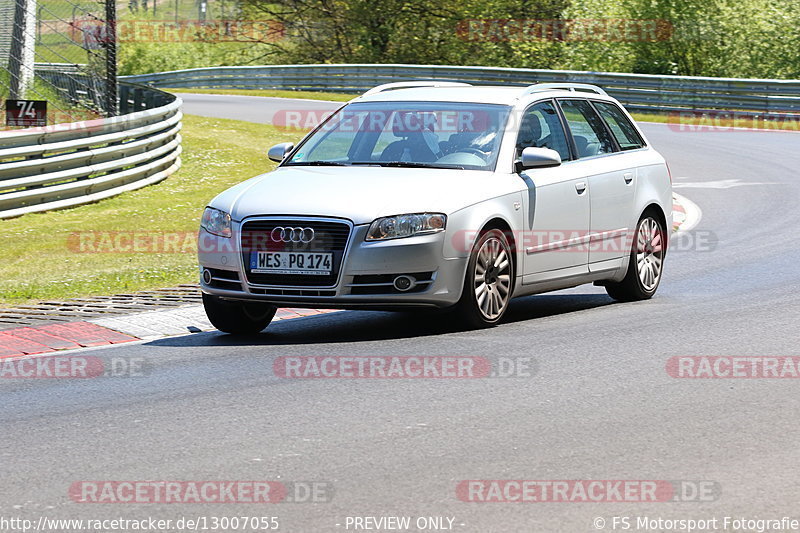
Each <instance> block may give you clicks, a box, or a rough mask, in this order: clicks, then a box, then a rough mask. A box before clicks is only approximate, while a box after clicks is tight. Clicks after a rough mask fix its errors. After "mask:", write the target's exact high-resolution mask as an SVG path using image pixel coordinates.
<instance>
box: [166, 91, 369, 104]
mask: <svg viewBox="0 0 800 533" xmlns="http://www.w3.org/2000/svg"><path fill="white" fill-rule="evenodd" d="M161 90H162V91H167V92H171V93H195V94H235V95H236V94H238V95H242V96H268V97H272V98H304V99H306V100H327V101H331V102H348V101H350V100H352V99H353V98H355V97H356V96H359V95H358V94H343V93H318V92H312V91H278V90H261V89H252V90H251V89H166V88H161Z"/></svg>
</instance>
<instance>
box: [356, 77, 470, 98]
mask: <svg viewBox="0 0 800 533" xmlns="http://www.w3.org/2000/svg"><path fill="white" fill-rule="evenodd" d="M471 86H472V84H470V83H462V82H460V81H433V80H431V81H397V82H394V83H384V84H383V85H378V86H377V87H373V88H372V89H370V90H369V91H367V92H365V93H364V94H362V95H361V96H369V95H370V94H377V93H382V92H384V91H391V90H394V89H412V88H414V87H471Z"/></svg>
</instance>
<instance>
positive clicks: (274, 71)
mask: <svg viewBox="0 0 800 533" xmlns="http://www.w3.org/2000/svg"><path fill="white" fill-rule="evenodd" d="M124 79H127V80H128V81H132V82H136V83H142V84H146V85H150V86H153V87H174V88H225V89H292V90H306V91H328V92H352V93H359V92H363V91H366V90H367V89H369V88H371V87H374V86H376V85H380V84H381V83H387V82H392V81H411V80H421V79H435V80H443V81H465V82H471V83H474V84H478V85H496V84H503V85H530V84H533V83H540V82H564V81H569V82H576V83H591V84H594V85H599V86H600V87H602V88H603V89H605V90H606V91H607V92H608V93H609V94H610V95H611V96H613V97H615V98H617V99H618V100H620V101H621V102H622V103H623V104H625V106H626V107H628V108H630V109H636V110H642V111H648V110H649V111H656V112H670V111H686V110H730V111H737V112H740V113H742V114H745V115H760V116H772V115H776V116H784V115H785V114H786V113H800V80H755V79H735V78H702V77H692V76H661V75H650V74H621V73H606V72H582V71H569V70H534V69H523V68H490V67H457V66H437V65H367V64H364V65H268V66H251V67H210V68H196V69H189V70H176V71H172V72H160V73H156V74H142V75H136V76H128V77H126V78H124Z"/></svg>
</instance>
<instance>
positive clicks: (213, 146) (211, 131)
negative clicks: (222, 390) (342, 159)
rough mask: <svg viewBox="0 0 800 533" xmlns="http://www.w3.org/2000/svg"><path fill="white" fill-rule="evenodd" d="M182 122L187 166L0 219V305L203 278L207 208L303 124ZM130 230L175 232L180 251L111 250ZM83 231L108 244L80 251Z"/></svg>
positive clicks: (267, 165)
mask: <svg viewBox="0 0 800 533" xmlns="http://www.w3.org/2000/svg"><path fill="white" fill-rule="evenodd" d="M183 125H184V129H183V132H182V135H183V148H184V151H183V156H182V158H183V167H182V168H181V169H180V171H178V172H177V173H176V174H174V175H173V176H171V177H169V178H168V179H166V180H164V181H163V182H161V183H159V184H156V185H152V186H150V187H145V188H143V189H140V190H138V191H133V192H130V193H125V194H122V195H120V196H117V197H114V198H111V199H108V200H103V201H102V202H99V203H96V204H91V205H85V206H80V207H76V208H73V209H64V210H60V211H52V212H47V213H38V214H30V215H25V216H22V217H19V218H16V219H11V220H5V221H0V231H2V233H3V246H2V247H0V280H2V284H0V305H14V304H20V303H24V302H30V301H41V300H50V299H60V298H68V297H80V296H89V295H92V296H95V295H108V294H115V293H124V292H130V291H135V290H145V289H152V288H158V287H167V286H171V285H176V284H179V283H193V282H195V281H197V266H196V261H197V257H196V254H195V250H194V241H193V237H194V233H195V232H196V230H197V227H198V222H199V220H200V214H201V212H202V209H203V207H205V205H206V203H207V202H208V201H209V200H211V198H213V197H214V196H215V195H216V194H217V193H219V192H221V191H223V190H224V189H226V188H228V187H230V186H231V185H234V184H236V183H239V182H241V181H244V180H245V179H248V178H251V177H253V176H254V175H255V174H258V173H260V172H262V171H263V172H266V171H268V170H270V169H272V168H273V167H274V166H275V164H274V163H272V162H270V161H269V160H268V159H267V156H266V154H267V149H268V148H269V147H270V146H272V145H273V144H275V143H279V142H283V141H293V142H296V141H297V140H298V138H299V137H300V136H301V135H302V133H296V132H295V133H287V132H283V131H279V130H277V129H275V128H273V127H271V126H265V125H261V124H251V123H248V122H240V121H236V120H224V119H214V118H204V117H195V116H186V117H185V118H184V121H183ZM132 233H135V234H137V235H145V237H143V239H144V240H143V242H146V240H147V238H148V237H147V235H151V236H152V235H164V234H174V235H177V236H178V238H179V246H177V247H176V248H177V249H179V250H180V252H178V253H175V252H170V253H155V252H134V251H131V252H119V251H115V250H116V249H118V247H125V246H128V245H133V243H132V242H131V241H129V240H127V237H124V238H123V236H127V235H131V234H132ZM80 235H83V237H84V238H86V240H85V241H83V242H84V243H85V242H90V243H93V245H95V250H105V251H103V252H94V253H93V252H90V251H83V252H81V251H80V249H81V242H82V241H80V238H81V237H80ZM103 239H105V240H103ZM91 247H92V245H87V246H84V250H90V249H91ZM145 248H147V246H146V245H145Z"/></svg>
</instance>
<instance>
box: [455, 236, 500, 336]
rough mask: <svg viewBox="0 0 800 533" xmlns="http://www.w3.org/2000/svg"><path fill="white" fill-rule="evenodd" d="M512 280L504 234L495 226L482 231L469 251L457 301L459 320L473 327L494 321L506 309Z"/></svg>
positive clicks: (490, 323)
mask: <svg viewBox="0 0 800 533" xmlns="http://www.w3.org/2000/svg"><path fill="white" fill-rule="evenodd" d="M513 283H514V263H513V261H512V258H511V246H509V244H508V239H507V238H506V236H505V234H504V233H503V232H502V231H500V230H497V229H491V230H489V231H486V232H484V233H482V234H481V236H480V238H479V239H478V241H477V242H476V243H475V246H474V247H473V249H472V253H471V254H470V258H469V262H468V263H467V275H466V279H465V280H464V291H463V293H462V294H461V300H459V302H458V304H457V305H456V311H457V313H458V315H459V318H460V319H461V321H462V322H463V323H464V324H466V325H467V326H470V327H473V328H485V327H489V326H493V325H495V324H497V323H498V322H499V321H500V319H501V318H503V315H504V314H505V312H506V310H507V309H508V303H509V301H510V300H511V291H512V288H513Z"/></svg>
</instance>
